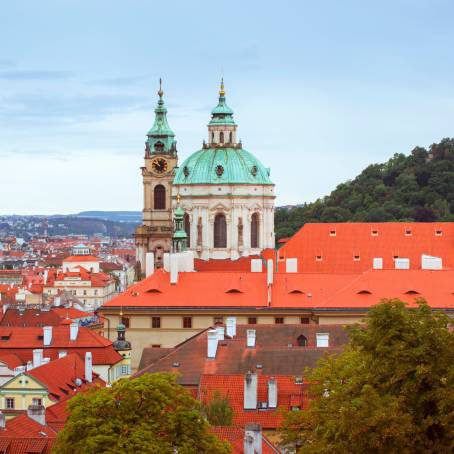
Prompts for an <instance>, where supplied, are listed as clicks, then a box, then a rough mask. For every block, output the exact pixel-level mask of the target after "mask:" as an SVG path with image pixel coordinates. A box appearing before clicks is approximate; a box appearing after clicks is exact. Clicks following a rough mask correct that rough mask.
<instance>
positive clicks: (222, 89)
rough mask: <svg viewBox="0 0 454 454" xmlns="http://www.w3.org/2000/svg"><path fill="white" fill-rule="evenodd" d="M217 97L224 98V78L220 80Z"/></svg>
mask: <svg viewBox="0 0 454 454" xmlns="http://www.w3.org/2000/svg"><path fill="white" fill-rule="evenodd" d="M219 96H225V90H224V78H223V77H222V78H221V88H220V89H219Z"/></svg>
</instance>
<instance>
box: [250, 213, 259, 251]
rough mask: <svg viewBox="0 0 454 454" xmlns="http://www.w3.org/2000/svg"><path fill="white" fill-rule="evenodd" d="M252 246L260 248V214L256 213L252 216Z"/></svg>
mask: <svg viewBox="0 0 454 454" xmlns="http://www.w3.org/2000/svg"><path fill="white" fill-rule="evenodd" d="M251 247H252V248H254V249H255V248H258V247H260V246H259V214H258V213H254V214H253V215H252V218H251Z"/></svg>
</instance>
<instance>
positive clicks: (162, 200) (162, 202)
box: [154, 184, 166, 210]
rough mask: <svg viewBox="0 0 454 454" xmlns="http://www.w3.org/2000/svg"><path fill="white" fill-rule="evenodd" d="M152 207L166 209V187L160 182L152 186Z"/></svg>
mask: <svg viewBox="0 0 454 454" xmlns="http://www.w3.org/2000/svg"><path fill="white" fill-rule="evenodd" d="M154 209H155V210H165V209H166V188H165V187H164V186H163V185H162V184H158V185H157V186H156V187H155V188H154Z"/></svg>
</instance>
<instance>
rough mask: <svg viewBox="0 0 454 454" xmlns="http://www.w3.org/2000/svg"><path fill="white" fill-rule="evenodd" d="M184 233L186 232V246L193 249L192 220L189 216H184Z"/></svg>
mask: <svg viewBox="0 0 454 454" xmlns="http://www.w3.org/2000/svg"><path fill="white" fill-rule="evenodd" d="M184 231H185V232H186V235H187V239H186V246H187V247H191V220H190V219H189V214H188V213H185V214H184Z"/></svg>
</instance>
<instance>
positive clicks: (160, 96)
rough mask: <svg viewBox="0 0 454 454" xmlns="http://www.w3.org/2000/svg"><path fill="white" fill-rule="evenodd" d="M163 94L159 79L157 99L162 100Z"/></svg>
mask: <svg viewBox="0 0 454 454" xmlns="http://www.w3.org/2000/svg"><path fill="white" fill-rule="evenodd" d="M163 94H164V92H163V91H162V79H161V78H159V91H158V95H159V99H160V100H162V95H163Z"/></svg>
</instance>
